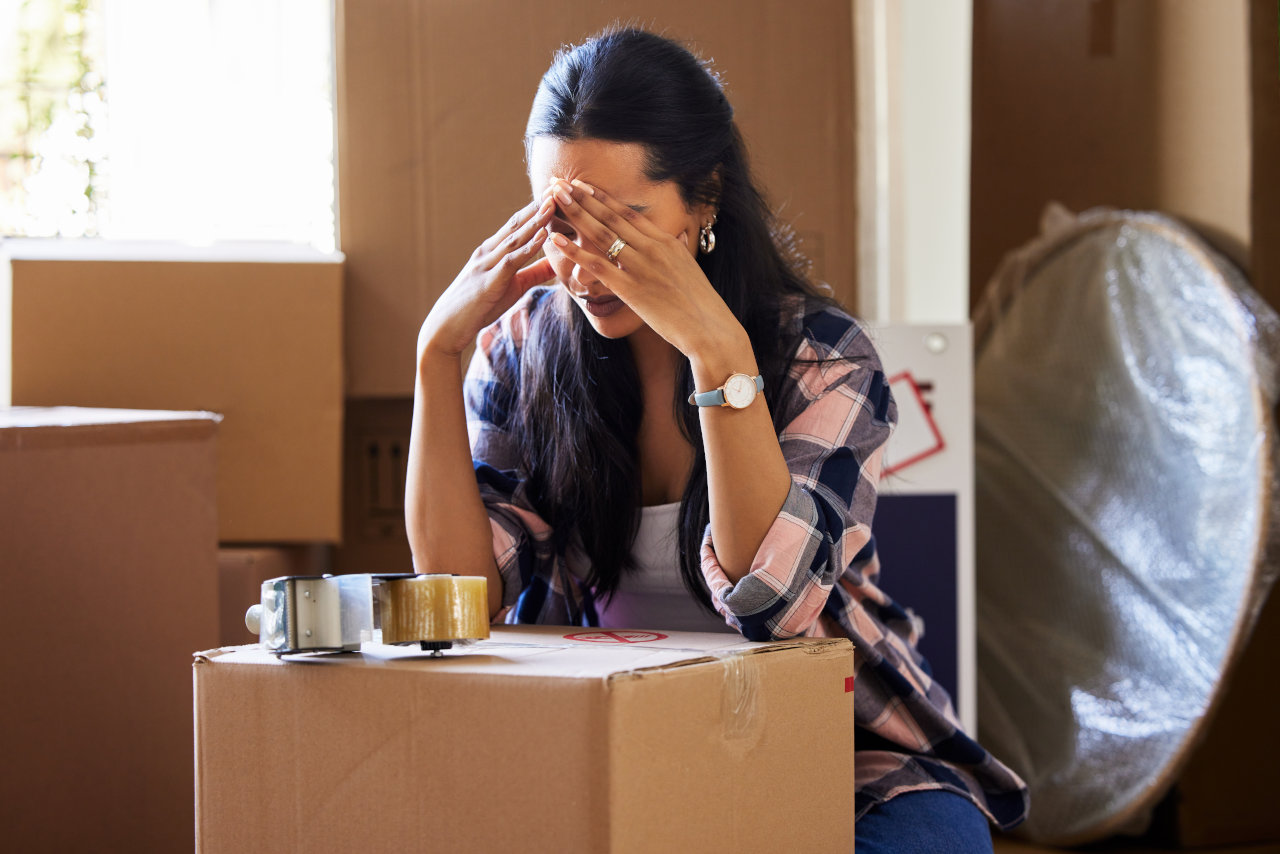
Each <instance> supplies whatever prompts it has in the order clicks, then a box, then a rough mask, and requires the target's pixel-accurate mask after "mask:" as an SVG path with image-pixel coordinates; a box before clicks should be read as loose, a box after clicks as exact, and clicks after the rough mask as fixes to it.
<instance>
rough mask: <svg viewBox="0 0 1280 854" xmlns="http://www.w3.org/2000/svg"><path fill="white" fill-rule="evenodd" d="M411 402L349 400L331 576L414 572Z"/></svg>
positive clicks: (410, 400)
mask: <svg viewBox="0 0 1280 854" xmlns="http://www.w3.org/2000/svg"><path fill="white" fill-rule="evenodd" d="M412 421H413V400H412V399H400V398H366V399H351V400H348V401H347V413H346V419H345V422H344V427H343V429H344V430H345V435H346V439H345V449H344V451H343V461H342V465H343V472H342V545H340V546H338V547H337V548H335V549H334V550H333V572H335V573H339V574H341V573H349V572H372V573H390V572H412V571H413V553H412V552H411V551H410V550H409V538H408V534H407V533H406V532H405V524H404V479H405V475H406V471H407V468H408V452H409V432H410V428H411V426H412Z"/></svg>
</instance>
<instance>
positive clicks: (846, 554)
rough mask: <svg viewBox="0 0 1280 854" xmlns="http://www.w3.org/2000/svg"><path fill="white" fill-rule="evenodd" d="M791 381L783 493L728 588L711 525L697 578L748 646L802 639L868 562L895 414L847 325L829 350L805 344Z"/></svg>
mask: <svg viewBox="0 0 1280 854" xmlns="http://www.w3.org/2000/svg"><path fill="white" fill-rule="evenodd" d="M800 349H801V352H800V353H799V354H798V355H797V359H796V361H795V362H794V367H793V369H792V372H791V375H790V377H789V379H790V380H791V381H792V382H793V383H794V384H795V388H794V389H793V390H792V392H793V393H792V394H791V395H789V400H790V401H791V402H792V403H791V408H792V409H797V408H798V412H796V413H795V414H794V415H793V416H792V417H790V419H789V420H788V421H787V422H786V426H785V427H784V428H783V429H782V430H781V431H780V432H779V434H778V442H779V444H780V445H781V447H782V453H783V456H784V458H785V459H786V462H787V467H788V469H789V470H790V473H791V487H790V490H789V491H788V493H787V497H786V500H785V501H784V502H783V505H782V509H781V510H780V511H779V512H778V515H777V517H776V518H775V519H774V521H773V524H772V525H771V526H770V528H769V530H768V532H767V533H766V534H765V538H764V540H763V542H762V543H761V545H760V548H759V550H758V551H757V552H756V555H755V558H754V559H753V561H752V564H751V569H750V571H749V572H748V574H747V575H746V576H744V577H743V578H742V579H741V580H739V581H738V582H737V583H736V584H735V583H733V582H732V581H730V580H729V578H728V576H727V575H726V574H725V572H724V569H723V568H722V567H721V565H720V562H719V560H718V558H717V557H716V550H715V542H714V541H713V538H712V536H711V529H710V526H708V528H707V532H706V534H705V536H704V539H703V543H702V552H701V565H702V572H703V576H704V577H705V579H706V581H707V585H708V587H709V589H710V591H711V598H712V601H713V602H714V604H715V606H716V608H717V610H719V611H720V613H721V614H722V615H723V616H724V617H725V619H726V621H727V622H729V623H730V624H731V625H733V626H735V627H737V628H738V629H739V630H740V631H741V632H742V634H743V636H745V637H746V638H748V639H750V640H771V639H777V638H787V637H794V636H796V635H801V634H805V633H807V632H809V631H810V630H811V628H812V627H813V626H814V623H815V622H816V621H817V620H818V618H819V616H820V615H821V613H822V610H823V607H824V606H825V605H826V603H827V599H828V597H829V595H830V593H831V588H832V586H833V585H834V584H835V583H836V580H837V579H838V578H839V577H840V576H841V574H842V573H844V572H847V571H853V572H857V570H858V567H859V565H860V563H863V562H865V561H868V560H870V557H871V555H872V554H873V553H874V546H873V544H872V540H871V519H872V517H873V516H874V514H875V505H876V484H877V483H878V481H879V479H880V472H881V468H882V458H883V448H884V444H885V442H886V440H887V439H888V438H889V434H890V432H891V431H892V429H893V423H894V419H895V418H896V410H895V408H894V404H893V398H892V395H891V393H890V391H889V384H888V382H887V381H886V379H885V375H884V372H883V370H882V369H881V367H880V362H879V359H878V357H877V356H876V354H875V351H874V348H873V347H872V346H871V344H870V342H869V341H867V340H866V336H865V334H864V333H862V332H861V330H860V329H859V328H858V327H857V326H856V325H853V324H851V325H850V326H849V327H848V329H847V330H845V331H844V332H843V333H842V334H841V335H840V336H839V337H838V338H837V340H836V341H834V342H829V343H827V344H823V343H822V342H821V341H820V340H818V339H816V338H815V337H813V336H812V335H809V336H806V339H805V342H804V344H802V346H801V348H800Z"/></svg>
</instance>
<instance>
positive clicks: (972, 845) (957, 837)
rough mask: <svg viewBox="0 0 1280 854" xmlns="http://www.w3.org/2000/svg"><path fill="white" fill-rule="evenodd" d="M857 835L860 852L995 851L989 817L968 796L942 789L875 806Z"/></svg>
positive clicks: (936, 853)
mask: <svg viewBox="0 0 1280 854" xmlns="http://www.w3.org/2000/svg"><path fill="white" fill-rule="evenodd" d="M854 834H855V836H856V840H857V841H856V845H857V848H858V854H991V829H990V828H989V827H988V826H987V817H986V816H984V815H983V814H982V811H981V810H979V809H978V808H977V807H976V806H974V805H973V802H972V801H970V800H969V799H968V798H966V797H963V796H961V795H957V794H956V793H955V792H948V791H945V790H940V789H930V790H927V791H923V792H907V793H905V794H902V795H898V796H897V797H896V798H891V799H889V800H887V801H885V802H884V803H882V804H879V805H877V806H875V807H873V808H872V809H871V811H870V812H868V813H867V814H866V815H864V816H863V817H862V818H860V819H858V823H857V824H856V825H855V826H854Z"/></svg>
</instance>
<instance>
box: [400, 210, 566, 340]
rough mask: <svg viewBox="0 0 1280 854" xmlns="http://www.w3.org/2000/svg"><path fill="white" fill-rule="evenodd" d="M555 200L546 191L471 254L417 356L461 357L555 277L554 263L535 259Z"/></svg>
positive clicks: (424, 331) (427, 325)
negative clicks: (531, 291)
mask: <svg viewBox="0 0 1280 854" xmlns="http://www.w3.org/2000/svg"><path fill="white" fill-rule="evenodd" d="M554 210H555V199H554V198H553V197H552V196H550V194H549V193H544V194H543V196H542V198H541V199H538V200H535V201H532V202H530V203H529V204H527V205H525V206H524V207H523V208H521V209H520V210H518V211H516V213H515V214H514V215H512V217H511V218H510V219H509V220H507V222H506V224H505V225H504V226H502V228H500V229H498V231H497V232H495V233H494V234H493V236H492V237H490V238H489V239H488V240H486V241H484V242H483V243H481V244H480V245H479V246H477V247H476V250H475V251H474V252H472V253H471V258H470V259H468V261H467V264H466V266H465V267H463V268H462V272H460V273H458V277H457V278H456V279H454V280H453V283H452V284H451V285H449V287H448V288H447V289H446V290H445V292H444V293H443V294H441V295H440V298H439V299H437V300H436V303H435V305H434V306H433V307H432V308H431V311H430V312H429V313H428V314H427V319H426V320H425V321H423V324H422V328H421V330H420V331H419V332H418V360H419V362H421V361H422V359H423V357H424V355H425V354H426V353H427V352H428V351H431V352H434V353H439V354H441V355H448V356H458V355H460V354H461V353H462V351H463V350H465V349H466V348H467V347H469V346H471V343H472V342H473V341H474V340H475V337H476V335H477V334H479V332H480V330H481V329H484V328H485V327H486V326H488V325H489V324H490V323H493V322H494V321H495V320H497V319H498V318H499V317H501V316H502V313H503V312H505V311H506V310H507V309H509V308H511V306H513V305H514V304H515V302H516V300H518V299H520V297H521V296H523V295H524V293H525V292H526V291H528V290H529V289H530V288H533V287H536V286H537V285H541V284H545V283H546V282H549V281H551V280H552V279H553V278H555V272H554V271H553V270H552V269H551V263H550V262H549V261H547V259H546V258H541V259H539V260H538V261H536V262H534V263H530V261H531V260H532V259H533V258H534V256H536V255H537V254H538V252H539V251H540V250H541V249H542V242H543V241H544V240H545V239H546V237H547V228H546V227H547V223H549V222H550V221H551V213H552V211H554Z"/></svg>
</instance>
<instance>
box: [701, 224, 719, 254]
mask: <svg viewBox="0 0 1280 854" xmlns="http://www.w3.org/2000/svg"><path fill="white" fill-rule="evenodd" d="M715 224H716V218H715V216H714V215H713V216H712V217H711V219H710V220H708V221H707V224H706V225H704V226H703V227H702V228H700V229H699V230H698V248H699V249H701V250H702V254H703V255H710V254H711V252H712V250H714V249H715V248H716V233H715V232H714V231H712V230H711V226H713V225H715Z"/></svg>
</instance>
